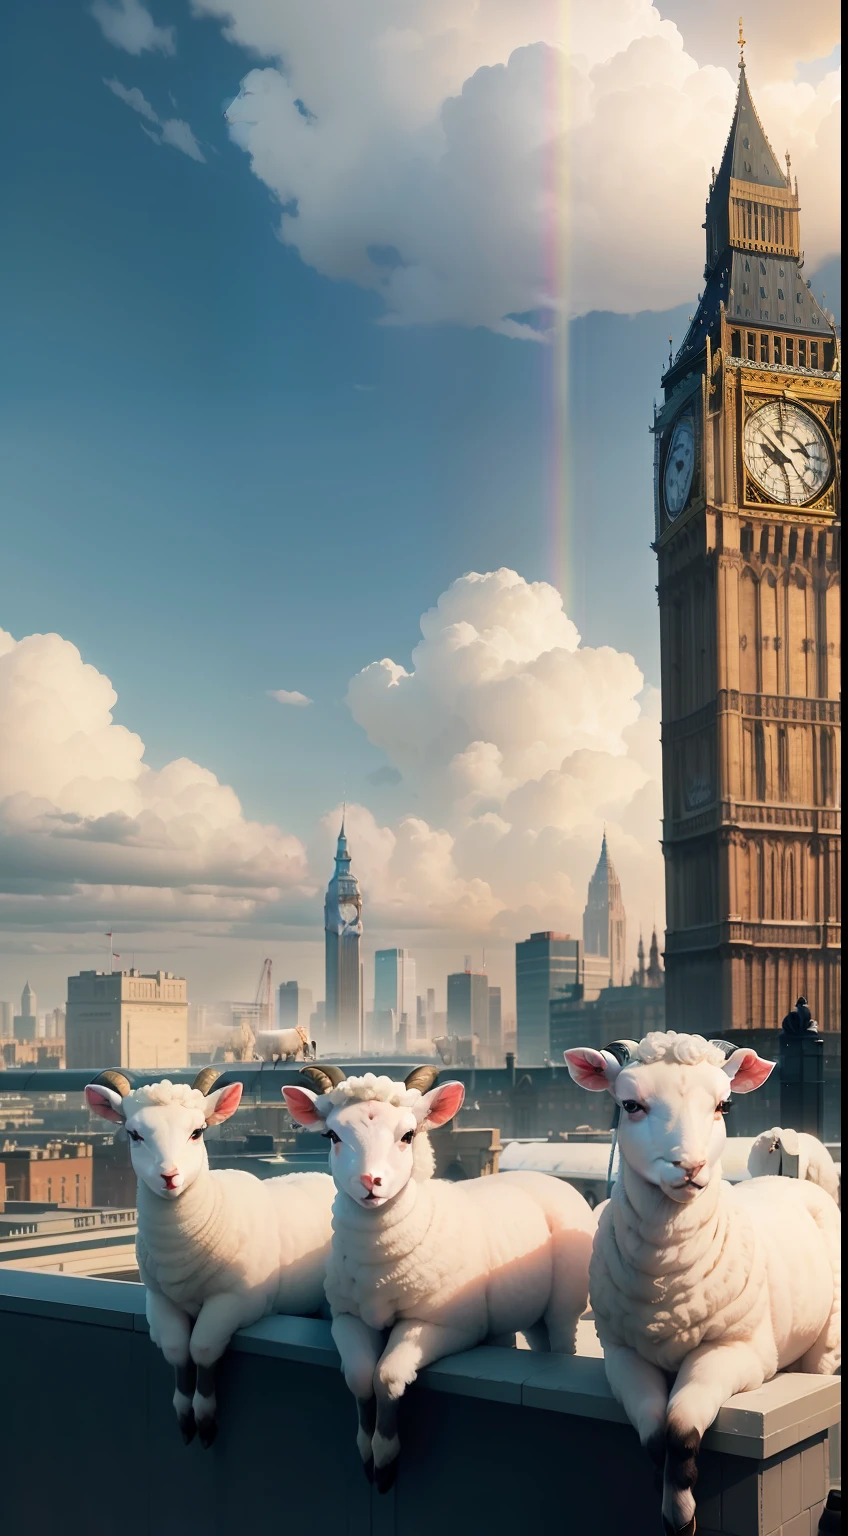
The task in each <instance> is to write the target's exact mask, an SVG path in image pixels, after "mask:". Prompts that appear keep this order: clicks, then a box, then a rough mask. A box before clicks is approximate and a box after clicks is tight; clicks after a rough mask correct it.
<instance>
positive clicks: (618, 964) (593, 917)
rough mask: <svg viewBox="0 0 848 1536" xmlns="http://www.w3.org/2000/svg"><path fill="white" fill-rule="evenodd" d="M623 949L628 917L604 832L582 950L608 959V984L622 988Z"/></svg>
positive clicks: (584, 919)
mask: <svg viewBox="0 0 848 1536" xmlns="http://www.w3.org/2000/svg"><path fill="white" fill-rule="evenodd" d="M626 948H627V917H626V914H625V911H624V903H623V901H622V899H621V884H620V882H619V878H618V875H617V874H616V872H615V865H614V864H613V862H612V859H611V858H610V855H609V849H608V848H607V835H606V832H605V833H604V839H603V842H602V843H601V856H600V858H599V859H598V862H597V865H596V867H595V873H594V874H593V876H592V878H591V880H590V881H589V895H588V900H587V902H586V906H585V909H584V912H583V949H584V952H585V953H586V954H587V955H605V956H606V957H607V958H608V959H609V971H610V974H609V985H610V986H611V987H623V986H624V985H625V955H626Z"/></svg>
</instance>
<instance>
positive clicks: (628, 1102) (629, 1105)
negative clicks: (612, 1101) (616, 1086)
mask: <svg viewBox="0 0 848 1536" xmlns="http://www.w3.org/2000/svg"><path fill="white" fill-rule="evenodd" d="M621 1107H622V1109H624V1110H626V1111H627V1113H628V1115H638V1114H641V1113H645V1114H647V1110H646V1109H645V1106H644V1104H639V1103H637V1101H636V1100H635V1099H622V1102H621Z"/></svg>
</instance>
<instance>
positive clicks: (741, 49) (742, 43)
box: [739, 16, 745, 69]
mask: <svg viewBox="0 0 848 1536" xmlns="http://www.w3.org/2000/svg"><path fill="white" fill-rule="evenodd" d="M744 63H745V37H744V35H743V32H742V17H741V16H740V17H739V68H740V69H741V68H742V66H743V64H744Z"/></svg>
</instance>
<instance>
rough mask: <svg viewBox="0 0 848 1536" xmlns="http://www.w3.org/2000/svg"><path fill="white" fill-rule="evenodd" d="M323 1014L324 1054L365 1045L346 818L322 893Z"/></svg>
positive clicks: (357, 903)
mask: <svg viewBox="0 0 848 1536" xmlns="http://www.w3.org/2000/svg"><path fill="white" fill-rule="evenodd" d="M324 977H325V983H326V991H325V997H326V1020H325V1025H324V1034H323V1039H321V1040H320V1041H319V1042H318V1045H319V1049H320V1051H321V1053H322V1054H324V1055H341V1056H359V1055H361V1054H362V1049H363V1022H364V1020H363V1009H362V895H361V892H360V889H359V881H358V880H357V879H356V876H355V875H353V874H351V868H350V853H349V851H348V846H347V837H346V836H345V824H344V818H342V825H341V831H340V832H339V839H338V843H337V845H336V867H335V869H334V871H333V874H332V878H331V880H330V884H329V885H328V887H327V895H326V897H325V899H324Z"/></svg>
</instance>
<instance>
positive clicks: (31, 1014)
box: [12, 981, 38, 1041]
mask: <svg viewBox="0 0 848 1536" xmlns="http://www.w3.org/2000/svg"><path fill="white" fill-rule="evenodd" d="M37 1002H38V999H37V998H36V995H35V993H34V992H33V990H32V987H31V986H30V984H29V982H28V981H27V982H25V984H24V990H23V992H22V993H21V1011H20V1013H18V1014H16V1015H15V1019H14V1023H13V1025H12V1034H13V1035H14V1037H15V1039H16V1040H21V1041H23V1040H34V1039H35V1037H36V1032H37V1030H36V1026H37V1023H38V1019H37V1014H36V1007H37Z"/></svg>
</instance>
